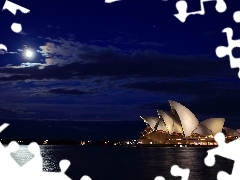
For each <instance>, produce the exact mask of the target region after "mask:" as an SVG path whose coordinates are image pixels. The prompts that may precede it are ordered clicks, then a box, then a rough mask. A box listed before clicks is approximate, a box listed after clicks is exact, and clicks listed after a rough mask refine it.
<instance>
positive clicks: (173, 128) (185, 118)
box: [138, 101, 240, 145]
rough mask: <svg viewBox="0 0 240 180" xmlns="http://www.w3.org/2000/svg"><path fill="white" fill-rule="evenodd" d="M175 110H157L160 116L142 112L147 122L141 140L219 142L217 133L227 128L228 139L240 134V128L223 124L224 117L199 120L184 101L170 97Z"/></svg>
mask: <svg viewBox="0 0 240 180" xmlns="http://www.w3.org/2000/svg"><path fill="white" fill-rule="evenodd" d="M169 103H170V107H171V110H170V112H164V111H162V110H157V113H158V117H150V116H140V117H141V118H142V119H143V121H144V122H145V123H146V124H147V127H146V128H145V130H144V131H143V132H142V136H141V137H140V138H139V140H138V143H139V144H172V145H176V144H179V145H217V143H216V142H215V140H214V135H215V134H217V133H218V132H222V131H223V132H225V134H226V137H227V138H226V141H231V140H233V139H236V138H238V136H240V129H238V130H234V129H230V128H226V127H223V125H224V122H225V119H224V118H210V119H206V120H204V121H202V122H199V121H198V119H197V118H196V117H195V115H194V114H193V113H192V112H191V111H190V110H189V109H188V108H186V107H185V106H183V105H182V104H180V103H178V102H175V101H169Z"/></svg>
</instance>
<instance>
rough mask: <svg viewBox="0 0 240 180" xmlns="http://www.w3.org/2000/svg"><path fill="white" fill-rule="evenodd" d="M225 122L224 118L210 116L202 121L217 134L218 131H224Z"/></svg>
mask: <svg viewBox="0 0 240 180" xmlns="http://www.w3.org/2000/svg"><path fill="white" fill-rule="evenodd" d="M224 122H225V119H224V118H210V119H206V120H204V121H202V122H200V124H202V125H204V126H206V127H207V128H208V129H210V130H211V131H212V134H213V135H215V134H217V133H218V132H222V129H223V124H224Z"/></svg>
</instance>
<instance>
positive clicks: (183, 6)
mask: <svg viewBox="0 0 240 180" xmlns="http://www.w3.org/2000/svg"><path fill="white" fill-rule="evenodd" d="M209 1H216V5H215V9H216V10H217V11H218V12H219V13H223V12H225V11H226V9H227V5H226V3H225V2H224V0H200V7H201V9H200V10H199V11H193V12H187V9H188V5H187V2H186V1H185V0H179V1H178V2H176V9H177V10H178V13H177V14H174V16H175V17H176V18H177V19H178V20H179V21H181V22H182V23H184V22H185V21H186V19H187V17H188V16H190V15H196V14H199V15H204V14H205V8H204V3H205V2H209Z"/></svg>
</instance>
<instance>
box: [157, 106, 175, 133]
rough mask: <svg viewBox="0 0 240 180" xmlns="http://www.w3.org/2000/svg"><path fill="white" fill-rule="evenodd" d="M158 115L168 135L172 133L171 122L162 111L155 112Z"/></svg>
mask: <svg viewBox="0 0 240 180" xmlns="http://www.w3.org/2000/svg"><path fill="white" fill-rule="evenodd" d="M157 112H158V115H159V116H161V117H162V119H163V121H164V123H165V125H166V128H167V131H168V133H169V134H172V133H173V120H172V119H171V118H170V117H169V116H168V115H167V114H166V113H165V112H163V111H162V110H157Z"/></svg>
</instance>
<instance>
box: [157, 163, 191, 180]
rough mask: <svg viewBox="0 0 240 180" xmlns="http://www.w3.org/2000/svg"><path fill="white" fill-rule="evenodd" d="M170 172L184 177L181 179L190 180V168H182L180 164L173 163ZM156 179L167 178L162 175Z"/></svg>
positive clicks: (162, 179) (163, 179)
mask: <svg viewBox="0 0 240 180" xmlns="http://www.w3.org/2000/svg"><path fill="white" fill-rule="evenodd" d="M170 173H171V175H172V176H176V177H178V176H181V177H182V179H181V180H188V178H189V174H190V169H182V168H180V167H179V166H178V165H173V166H172V167H171V170H170ZM154 180H165V178H164V177H162V176H157V177H155V179H154Z"/></svg>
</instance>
